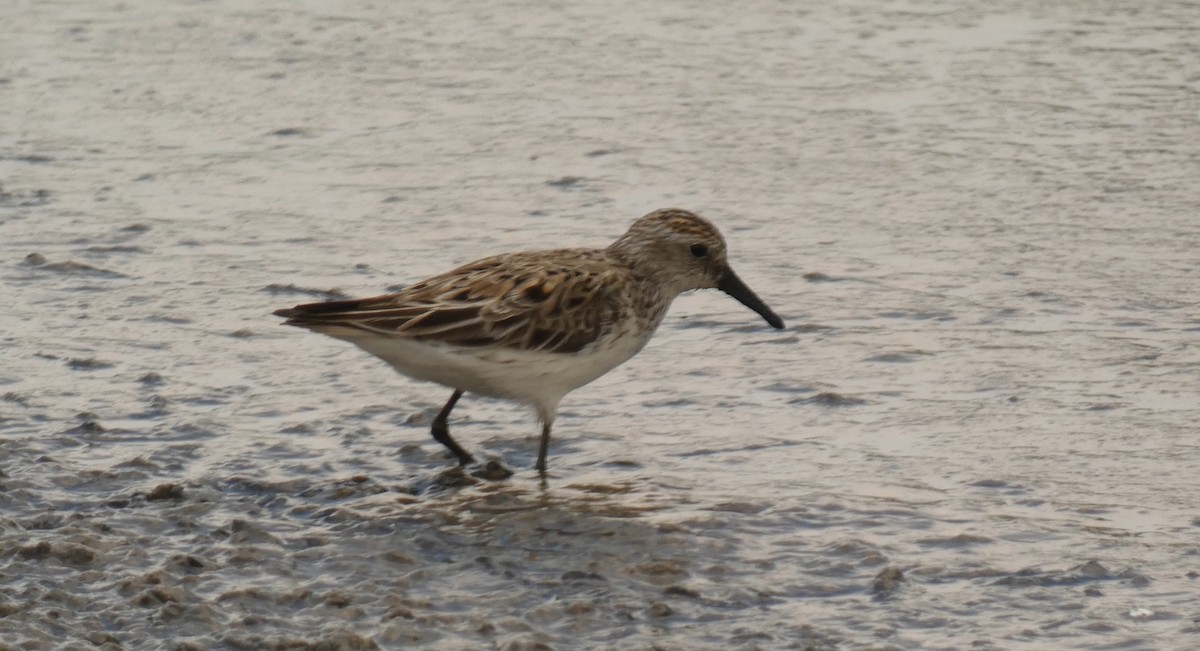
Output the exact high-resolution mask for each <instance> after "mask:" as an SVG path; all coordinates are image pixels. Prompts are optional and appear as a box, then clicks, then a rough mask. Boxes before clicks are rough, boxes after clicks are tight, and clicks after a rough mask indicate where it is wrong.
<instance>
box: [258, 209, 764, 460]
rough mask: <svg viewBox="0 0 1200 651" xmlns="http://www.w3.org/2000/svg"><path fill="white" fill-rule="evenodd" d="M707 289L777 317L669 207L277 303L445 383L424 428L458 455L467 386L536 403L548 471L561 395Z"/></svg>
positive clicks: (399, 366)
mask: <svg viewBox="0 0 1200 651" xmlns="http://www.w3.org/2000/svg"><path fill="white" fill-rule="evenodd" d="M709 288H715V289H719V290H721V291H723V292H725V293H726V294H728V295H730V296H732V297H733V298H735V299H737V300H738V301H739V302H741V303H742V304H743V305H745V306H746V307H748V308H749V309H751V310H753V311H754V312H756V313H758V315H759V316H761V317H762V318H763V319H764V320H765V321H766V322H767V323H768V324H769V325H771V326H772V327H774V328H777V329H783V328H784V323H783V320H782V319H780V318H779V316H778V315H776V314H775V312H773V311H772V310H771V308H769V307H768V306H767V304H766V303H764V302H763V300H762V299H760V298H759V297H758V295H756V294H755V293H754V292H753V291H752V290H751V289H750V288H749V287H748V286H747V285H746V284H745V283H744V282H743V281H742V280H741V279H740V278H739V277H738V276H737V274H735V273H734V271H733V269H732V268H731V267H730V265H729V262H728V259H727V257H726V243H725V238H724V237H723V236H722V235H721V233H720V231H718V230H717V228H716V226H714V225H713V224H712V222H710V221H708V220H707V219H705V218H703V217H701V216H699V215H697V214H696V213H693V212H690V211H688V210H682V209H678V208H667V209H660V210H655V211H653V212H651V213H649V214H647V215H645V216H643V217H641V218H640V219H638V220H636V221H635V222H634V223H633V224H632V225H631V226H630V227H629V230H628V231H626V232H625V234H624V235H621V236H620V237H619V238H618V239H617V240H616V241H614V242H613V243H612V244H611V245H609V246H608V247H606V248H602V249H601V248H563V249H551V250H539V251H521V252H515V253H505V254H501V255H496V256H492V257H487V258H483V259H481V260H477V261H475V262H470V263H467V264H464V265H462V266H460V267H458V268H456V269H453V270H451V271H447V272H445V273H442V274H439V275H436V276H433V277H431V278H428V279H426V280H422V281H420V282H417V283H414V284H411V285H408V286H405V287H404V288H403V289H401V290H399V291H396V292H394V293H390V294H384V295H381V296H373V297H369V298H358V299H350V300H334V301H326V302H321V303H308V304H303V305H296V306H295V307H290V308H285V309H280V310H276V311H275V312H274V314H275V315H277V316H281V317H284V318H285V319H286V320H285V321H284V324H285V325H289V326H297V327H300V328H306V329H308V330H312V331H315V332H318V333H321V334H324V335H328V336H331V337H334V338H336V339H341V340H345V341H348V342H350V343H352V344H354V345H356V346H358V347H359V348H361V349H363V350H364V351H366V352H368V353H370V354H372V355H374V356H376V357H378V358H380V359H381V360H383V361H385V362H387V363H388V364H389V365H391V366H392V368H394V369H395V370H396V371H399V372H400V373H401V374H403V375H406V376H408V377H411V378H414V379H417V380H424V381H428V382H433V383H436V384H440V385H442V386H444V387H447V388H450V389H452V390H453V393H452V394H451V395H450V398H449V400H447V401H446V403H445V405H444V406H443V407H442V409H441V411H440V412H439V413H438V414H437V416H436V417H435V418H434V420H433V423H432V425H431V427H430V431H431V434H432V435H433V438H434V440H436V441H437V442H439V443H441V444H442V445H443V446H445V447H446V449H448V450H449V451H450V452H451V453H452V454H453V455H454V456H455V457H456V458H457V460H458V463H459V465H460V466H468V465H471V464H474V463H475V458H474V457H473V456H472V455H471V454H470V453H469V452H467V451H466V450H465V449H463V447H462V446H460V445H459V444H458V442H457V441H455V440H454V438H452V437H451V436H450V429H449V424H448V420H449V418H450V413H451V411H453V410H454V407H455V405H456V404H458V401H459V399H460V398H461V397H462V396H463V394H464V393H472V394H477V395H481V396H488V397H492V398H500V399H504V400H509V401H513V402H517V403H520V404H524V405H528V406H531V407H532V408H533V409H534V411H535V412H536V414H537V417H538V421H539V422H540V424H541V440H540V444H539V446H538V456H537V463H536V464H535V466H534V467H535V469H536V470H537V471H538V473H539V474H540V475H541V476H542V477H543V479H544V478H545V477H546V456H547V453H548V449H549V445H550V433H551V429H552V428H553V426H554V420H555V417H556V415H557V412H558V406H559V402H560V401H561V400H562V399H563V397H564V396H566V395H567V394H568V393H570V392H571V391H574V390H575V389H578V388H579V387H582V386H584V385H586V384H588V383H589V382H592V381H593V380H595V379H597V378H599V377H600V376H602V375H604V374H605V373H608V372H609V371H611V370H612V369H614V368H616V367H617V366H619V365H620V364H622V363H624V362H625V361H627V360H629V359H630V358H631V357H633V356H634V355H635V354H637V353H638V351H640V350H641V349H642V348H643V347H644V346H645V345H646V343H647V342H648V341H650V338H651V337H652V336H653V334H654V332H655V330H657V328H658V326H659V325H660V324H661V323H662V321H663V317H664V316H665V315H666V313H667V310H668V308H669V307H670V306H671V303H672V302H673V301H674V300H675V298H676V297H677V296H679V295H680V294H682V293H683V292H686V291H689V290H696V289H709Z"/></svg>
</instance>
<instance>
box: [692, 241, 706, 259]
mask: <svg viewBox="0 0 1200 651" xmlns="http://www.w3.org/2000/svg"><path fill="white" fill-rule="evenodd" d="M692 255H694V256H696V257H697V258H703V257H704V256H706V255H708V247H707V246H704V245H703V244H693V245H692Z"/></svg>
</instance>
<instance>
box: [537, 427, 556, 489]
mask: <svg viewBox="0 0 1200 651" xmlns="http://www.w3.org/2000/svg"><path fill="white" fill-rule="evenodd" d="M552 424H553V421H551V420H549V419H542V442H541V444H540V445H539V446H538V460H537V465H536V466H534V467H535V468H537V471H538V474H539V475H541V476H542V477H545V476H546V452H547V451H548V450H549V449H550V425H552Z"/></svg>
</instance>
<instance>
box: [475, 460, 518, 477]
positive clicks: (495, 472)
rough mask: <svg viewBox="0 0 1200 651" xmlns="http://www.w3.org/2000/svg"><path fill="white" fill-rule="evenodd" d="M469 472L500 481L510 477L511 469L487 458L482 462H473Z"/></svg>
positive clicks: (476, 475)
mask: <svg viewBox="0 0 1200 651" xmlns="http://www.w3.org/2000/svg"><path fill="white" fill-rule="evenodd" d="M469 474H470V475H471V476H472V477H478V478H479V479H486V480H488V481H502V480H505V479H508V478H509V477H512V475H513V471H511V470H509V469H508V468H505V467H504V466H503V465H502V464H501V463H500V462H499V461H493V460H488V461H487V462H486V463H483V464H475V465H474V467H473V468H471V470H470V471H469Z"/></svg>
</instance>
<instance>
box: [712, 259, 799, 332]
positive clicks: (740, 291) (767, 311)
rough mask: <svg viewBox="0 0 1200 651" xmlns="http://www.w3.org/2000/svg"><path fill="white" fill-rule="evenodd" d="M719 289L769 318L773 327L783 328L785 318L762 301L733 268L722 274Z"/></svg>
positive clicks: (763, 316)
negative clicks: (780, 316)
mask: <svg viewBox="0 0 1200 651" xmlns="http://www.w3.org/2000/svg"><path fill="white" fill-rule="evenodd" d="M717 289H719V290H721V291H723V292H725V293H726V294H729V295H730V296H732V297H734V298H736V299H737V300H738V302H740V303H741V304H742V305H745V306H746V307H748V308H750V309H752V310H754V311H755V312H758V315H759V316H761V317H762V318H764V319H766V320H767V323H770V324H771V325H772V326H773V327H776V328H779V329H780V330H782V329H783V319H781V318H779V315H778V314H775V313H774V312H772V311H771V308H769V307H767V304H766V303H764V302H762V299H761V298H759V297H758V296H757V295H756V294H755V293H754V292H752V291H750V288H749V287H747V286H746V283H744V282H742V279H741V278H738V277H737V274H735V273H733V269H730V268H729V267H726V268H725V273H723V274H721V280H720V281H719V282H718V283H717Z"/></svg>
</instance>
